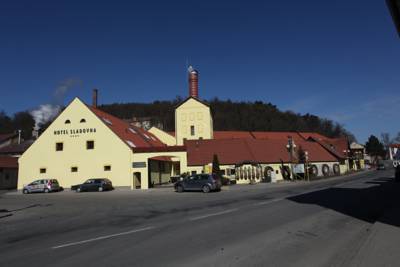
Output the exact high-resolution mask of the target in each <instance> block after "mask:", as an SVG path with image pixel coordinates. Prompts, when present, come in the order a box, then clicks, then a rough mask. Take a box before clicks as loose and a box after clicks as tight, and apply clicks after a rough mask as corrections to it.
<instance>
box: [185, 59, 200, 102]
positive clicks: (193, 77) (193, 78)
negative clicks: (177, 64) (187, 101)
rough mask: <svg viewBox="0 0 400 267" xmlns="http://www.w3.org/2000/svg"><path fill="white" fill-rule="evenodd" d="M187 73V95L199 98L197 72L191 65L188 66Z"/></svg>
mask: <svg viewBox="0 0 400 267" xmlns="http://www.w3.org/2000/svg"><path fill="white" fill-rule="evenodd" d="M188 73H189V96H191V97H194V98H199V72H198V71H197V70H195V69H194V68H193V67H192V66H190V67H189V68H188Z"/></svg>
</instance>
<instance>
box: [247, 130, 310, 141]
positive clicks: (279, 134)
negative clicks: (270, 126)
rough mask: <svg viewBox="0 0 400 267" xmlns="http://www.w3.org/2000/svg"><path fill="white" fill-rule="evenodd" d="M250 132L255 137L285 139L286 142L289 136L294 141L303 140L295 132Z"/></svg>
mask: <svg viewBox="0 0 400 267" xmlns="http://www.w3.org/2000/svg"><path fill="white" fill-rule="evenodd" d="M252 134H253V136H254V137H255V138H256V139H269V140H286V142H287V141H288V139H289V136H290V137H292V139H293V140H294V141H295V142H298V141H302V140H304V139H303V138H302V137H301V136H300V135H299V134H298V133H297V132H252Z"/></svg>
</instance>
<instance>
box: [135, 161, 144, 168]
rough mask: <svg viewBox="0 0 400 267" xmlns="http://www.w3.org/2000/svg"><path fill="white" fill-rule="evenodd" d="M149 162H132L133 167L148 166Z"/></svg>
mask: <svg viewBox="0 0 400 267" xmlns="http://www.w3.org/2000/svg"><path fill="white" fill-rule="evenodd" d="M146 166H147V164H146V162H145V161H141V162H132V168H146Z"/></svg>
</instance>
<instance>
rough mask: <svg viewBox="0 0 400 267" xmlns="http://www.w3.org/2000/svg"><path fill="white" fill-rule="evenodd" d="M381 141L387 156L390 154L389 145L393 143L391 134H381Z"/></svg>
mask: <svg viewBox="0 0 400 267" xmlns="http://www.w3.org/2000/svg"><path fill="white" fill-rule="evenodd" d="M381 141H382V144H383V146H384V148H385V151H386V154H387V153H388V152H389V145H390V144H391V143H392V142H391V140H390V135H389V133H381Z"/></svg>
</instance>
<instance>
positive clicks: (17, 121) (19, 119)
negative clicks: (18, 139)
mask: <svg viewBox="0 0 400 267" xmlns="http://www.w3.org/2000/svg"><path fill="white" fill-rule="evenodd" d="M12 124H13V127H14V130H15V131H18V130H21V136H22V138H24V139H29V138H31V137H32V130H33V127H34V126H35V120H34V119H33V117H32V115H31V114H30V113H29V112H26V111H24V112H18V113H15V114H14V117H13V119H12Z"/></svg>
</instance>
